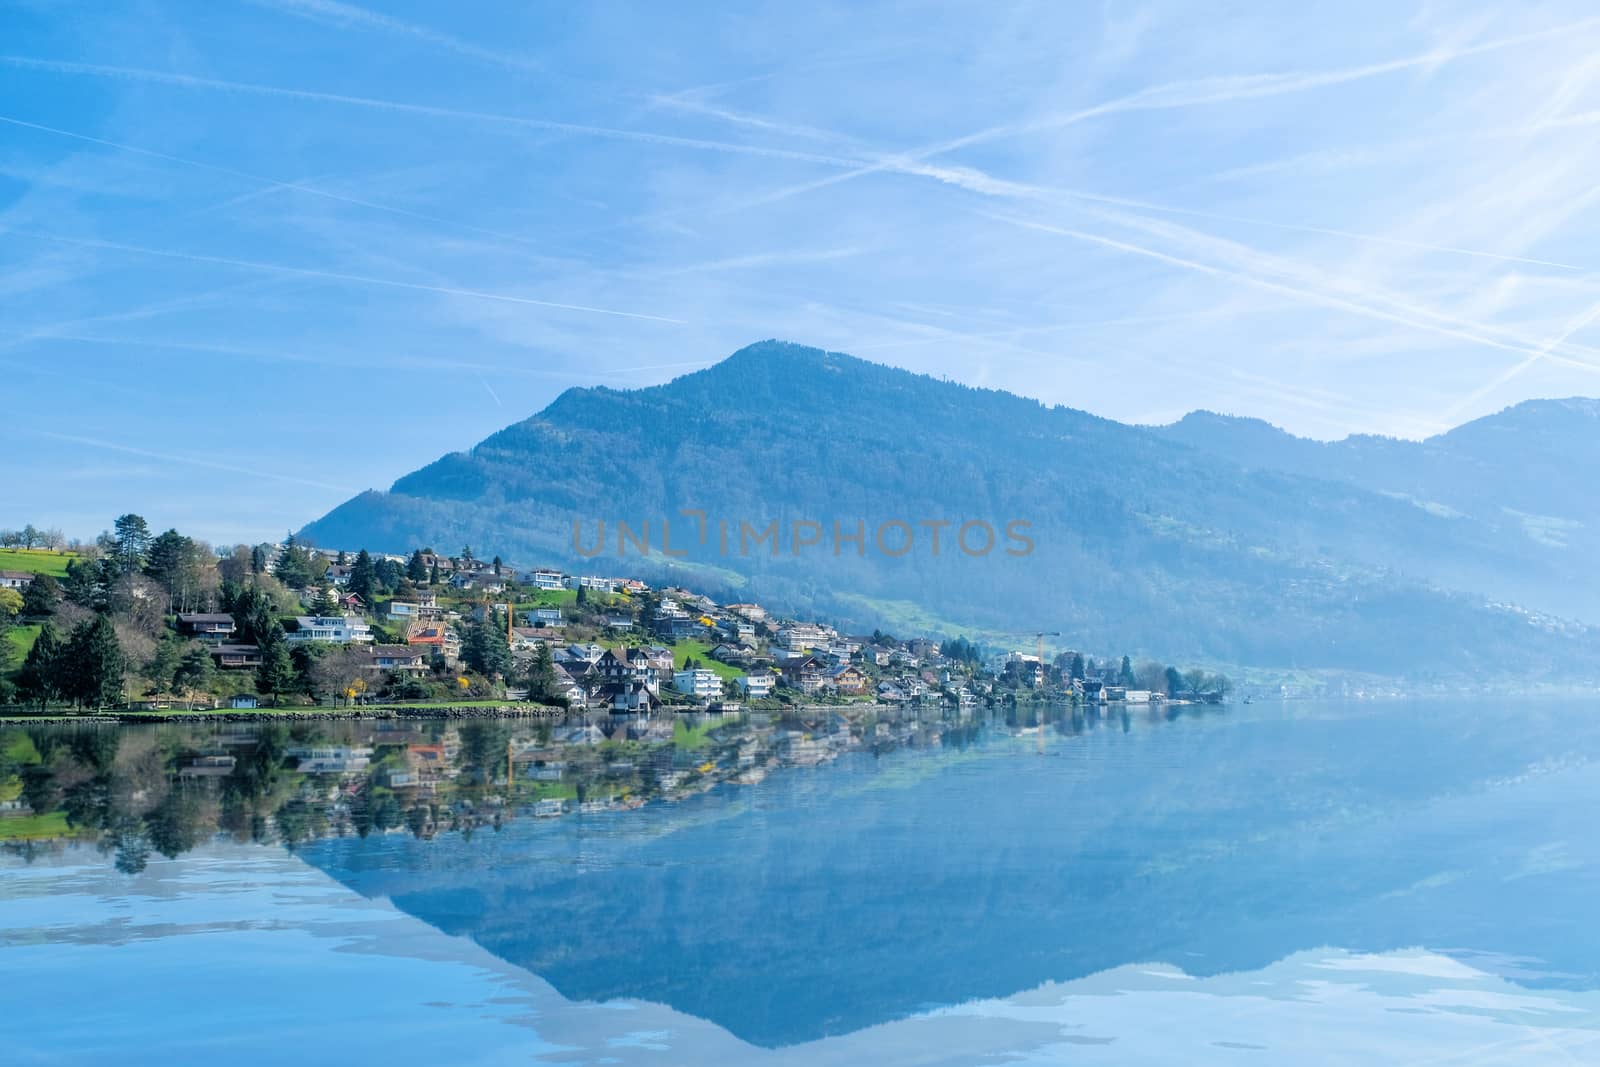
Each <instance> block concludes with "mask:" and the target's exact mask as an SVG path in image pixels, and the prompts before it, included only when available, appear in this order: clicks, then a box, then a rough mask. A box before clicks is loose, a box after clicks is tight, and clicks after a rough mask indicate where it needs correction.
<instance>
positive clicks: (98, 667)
mask: <svg viewBox="0 0 1600 1067" xmlns="http://www.w3.org/2000/svg"><path fill="white" fill-rule="evenodd" d="M65 665H66V672H65V677H64V681H65V682H66V685H65V686H64V687H63V688H64V689H66V690H67V695H69V696H71V697H72V698H73V699H74V700H76V701H77V702H78V703H79V704H80V705H82V706H85V707H91V708H104V707H110V706H111V705H113V704H116V703H118V702H119V701H120V700H121V699H122V676H123V673H124V672H125V671H126V670H127V663H126V661H125V660H124V659H123V655H122V645H121V644H120V643H119V642H118V641H117V631H116V629H115V628H114V627H113V626H112V625H111V620H110V619H108V618H107V617H106V616H104V615H96V616H95V617H94V618H93V619H91V620H89V621H87V622H85V623H83V624H82V625H81V626H79V627H78V628H77V629H76V630H74V631H73V632H72V640H71V641H70V642H68V644H67V650H66V656H65Z"/></svg>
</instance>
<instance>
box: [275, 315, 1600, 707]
mask: <svg viewBox="0 0 1600 1067" xmlns="http://www.w3.org/2000/svg"><path fill="white" fill-rule="evenodd" d="M1526 409H1533V410H1526ZM1551 410H1552V411H1554V412H1558V413H1560V418H1559V419H1552V418H1551V417H1549V416H1548V414H1547V413H1542V412H1541V410H1540V406H1539V405H1524V406H1523V407H1522V408H1517V409H1512V411H1511V412H1507V413H1506V414H1505V415H1503V416H1497V417H1496V418H1494V419H1485V420H1480V421H1479V422H1477V423H1473V424H1470V425H1469V426H1464V427H1461V428H1460V429H1459V430H1457V431H1454V432H1453V433H1451V434H1446V435H1444V436H1443V437H1441V438H1436V439H1434V440H1433V441H1430V442H1424V443H1422V444H1420V445H1419V444H1407V443H1405V442H1398V441H1385V440H1378V439H1373V438H1352V439H1350V440H1349V441H1346V442H1340V443H1339V444H1338V445H1323V444H1319V443H1316V442H1310V441H1303V440H1299V439H1297V438H1294V437H1291V436H1290V435H1288V434H1284V433H1282V432H1281V431H1278V430H1275V429H1273V428H1272V427H1270V426H1267V425H1266V424H1264V423H1258V422H1252V421H1250V420H1237V419H1225V418H1221V417H1218V416H1211V415H1195V416H1191V417H1190V418H1188V419H1185V420H1183V421H1182V422H1180V423H1178V424H1176V425H1175V426H1170V427H1161V428H1153V429H1152V428H1146V427H1135V426H1127V425H1123V424H1120V423H1116V422H1112V421H1110V420H1106V419H1101V418H1096V417H1095V416H1092V415H1088V414H1086V413H1084V412H1081V411H1074V410H1071V409H1067V408H1060V407H1056V408H1048V407H1045V406H1043V405H1041V404H1039V403H1038V402H1036V401H1033V400H1028V399H1024V398H1021V397H1017V396H1013V395H1011V394H1008V393H1003V392H997V391H993V390H983V389H973V388H969V387H966V386H962V385H958V384H954V383H950V382H943V381H938V380H935V379H932V378H928V377H924V376H920V375H915V374H911V373H908V372H905V371H901V370H896V369H892V368H889V367H884V366H879V365H876V364H872V363H867V362H864V361H862V360H858V359H854V358H852V357H849V356H845V355H840V354H836V353H824V352H821V351H819V350H816V349H810V348H803V347H800V346H797V345H789V344H781V343H777V342H766V343H763V344H758V345H753V346H751V347H749V348H746V349H743V350H741V351H740V352H738V353H735V354H734V355H733V356H731V357H730V358H728V359H727V360H724V361H723V362H722V363H719V364H717V365H716V366H714V367H711V368H708V369H706V370H703V371H699V372H697V373H694V374H690V375H686V376H685V377H682V378H679V379H676V380H675V381H672V382H669V383H667V384H666V385H661V386H655V387H651V388H647V389H639V390H632V391H619V390H613V389H606V388H594V389H572V390H569V391H567V392H566V393H563V394H562V395H561V396H560V397H559V398H557V400H556V401H555V402H554V403H552V404H551V405H550V406H549V407H548V408H546V409H545V410H544V411H543V412H540V413H539V414H538V415H536V416H534V417H533V418H530V419H528V420H526V421H524V422H520V423H517V424H515V425H513V426H510V427H507V428H506V429H504V430H502V431H500V432H499V433H496V434H494V435H493V436H491V437H489V438H488V439H487V440H485V441H483V442H482V443H481V444H479V445H478V446H477V447H475V448H474V449H473V450H472V451H471V452H467V453H457V454H453V455H449V456H445V457H443V458H441V459H440V460H438V461H437V462H435V463H433V464H430V465H429V466H427V467H424V468H423V469H421V470H419V471H416V472H414V473H412V474H409V475H406V476H405V477H404V478H401V479H400V480H399V481H398V482H396V483H395V485H394V487H393V488H392V489H391V490H390V491H389V492H387V493H379V492H368V493H364V494H362V495H361V496H358V497H356V498H355V499H353V500H351V501H349V502H347V503H345V504H343V505H341V506H340V507H339V508H337V509H335V510H334V511H333V512H331V513H329V514H328V515H327V516H325V517H324V518H322V519H320V520H318V521H317V522H315V523H312V524H311V525H310V526H309V527H307V528H306V530H305V534H306V536H308V537H309V538H311V539H312V540H314V541H315V542H317V543H319V544H324V545H330V546H343V547H356V546H360V545H365V546H367V547H369V548H374V549H384V550H389V551H403V550H406V549H409V548H411V547H413V546H415V545H418V544H430V545H434V546H435V547H438V548H441V549H450V550H454V549H456V548H458V547H459V546H460V545H461V544H463V543H470V544H472V545H473V546H474V547H475V548H477V549H478V550H479V552H480V554H481V553H483V552H487V551H494V552H498V553H500V554H501V555H503V556H505V557H506V558H507V559H508V560H512V561H515V562H517V563H521V564H539V563H551V564H561V565H565V566H568V567H576V568H580V569H582V570H583V571H585V572H593V573H605V572H627V573H652V572H654V573H657V574H659V573H662V570H661V568H663V567H664V566H665V565H666V564H667V563H668V562H671V563H672V564H673V566H674V567H676V568H679V569H680V570H682V569H693V570H695V571H697V572H698V573H697V575H696V577H697V581H698V582H699V584H700V585H702V586H706V587H710V588H713V589H715V588H718V587H720V586H724V585H725V586H729V587H738V588H739V591H740V593H741V595H749V596H756V597H760V598H761V599H763V600H764V601H769V602H772V603H774V604H775V605H778V606H787V607H791V608H796V609H812V610H819V611H824V612H828V613H830V614H832V615H834V616H837V617H840V618H842V619H844V620H846V621H850V622H854V623H858V624H861V625H868V624H873V623H878V622H883V623H886V624H888V625H891V626H894V627H896V628H899V629H901V630H908V629H925V628H931V627H934V626H936V625H939V624H941V623H942V624H946V625H950V626H961V627H974V628H986V629H992V630H1019V631H1027V630H1032V629H1036V628H1040V629H1050V630H1061V631H1063V632H1064V635H1065V636H1064V638H1063V640H1065V641H1066V642H1068V643H1075V644H1078V645H1080V646H1082V647H1088V648H1096V649H1112V648H1115V649H1126V650H1128V651H1129V652H1132V653H1135V654H1137V653H1138V652H1139V651H1148V652H1151V653H1154V654H1159V655H1166V656H1169V657H1184V658H1206V659H1211V660H1215V661H1221V662H1228V663H1242V664H1257V665H1272V666H1299V667H1329V668H1345V669H1352V670H1366V671H1372V672H1375V673H1388V674H1408V675H1412V676H1418V675H1422V676H1426V675H1445V674H1448V675H1451V676H1460V675H1481V674H1486V673H1493V674H1511V675H1515V676H1522V677H1549V676H1556V675H1567V676H1571V675H1588V674H1589V673H1591V672H1594V673H1600V671H1595V664H1596V662H1597V659H1600V656H1597V655H1596V652H1595V641H1594V639H1593V635H1591V634H1590V633H1589V632H1588V631H1587V630H1586V628H1584V627H1582V626H1579V625H1575V624H1570V623H1560V622H1557V621H1555V620H1554V619H1551V618H1548V617H1545V616H1543V615H1539V614H1534V613H1532V612H1530V611H1527V610H1520V609H1513V608H1511V607H1508V606H1503V605H1502V606H1495V605H1491V604H1490V603H1488V602H1487V600H1486V599H1485V596H1484V594H1492V595H1493V596H1494V597H1496V598H1498V599H1501V600H1504V601H1508V602H1517V603H1520V604H1523V605H1533V606H1540V607H1543V608H1545V609H1546V610H1548V608H1549V606H1552V605H1554V606H1560V607H1562V608H1564V609H1565V610H1566V614H1569V615H1570V614H1576V608H1577V606H1579V605H1580V604H1581V602H1582V599H1583V596H1584V591H1585V590H1588V589H1590V585H1589V584H1587V583H1589V582H1591V581H1592V580H1591V579H1589V578H1587V576H1583V577H1582V578H1578V577H1576V576H1574V575H1573V574H1572V573H1571V570H1572V568H1571V563H1572V559H1573V546H1576V545H1579V544H1587V541H1586V540H1585V539H1586V538H1587V537H1589V536H1590V535H1589V534H1588V532H1587V531H1588V530H1590V529H1592V524H1590V523H1588V521H1587V518H1585V517H1584V515H1586V512H1580V511H1579V510H1578V509H1577V508H1576V507H1571V508H1565V509H1563V508H1561V507H1558V506H1557V505H1558V504H1559V503H1561V501H1560V499H1559V498H1560V497H1561V496H1562V495H1563V494H1566V493H1567V492H1568V489H1569V487H1571V486H1573V485H1575V483H1576V479H1577V475H1576V474H1574V473H1572V471H1571V468H1570V466H1569V465H1570V464H1571V463H1579V464H1580V465H1581V463H1582V460H1581V457H1582V456H1583V455H1585V454H1586V453H1585V450H1588V451H1593V450H1594V449H1595V436H1594V434H1593V425H1594V421H1593V420H1594V418H1595V415H1594V411H1595V405H1593V404H1592V403H1590V402H1587V401H1582V402H1559V403H1556V404H1555V406H1554V408H1553V409H1551ZM1586 413H1587V414H1586ZM1557 423H1559V425H1558V424H1557ZM1585 427H1587V432H1585ZM1569 438H1570V439H1573V440H1569ZM1583 507H1584V508H1586V509H1589V510H1592V509H1593V505H1592V504H1590V503H1589V502H1587V501H1585V502H1584V504H1583ZM684 509H700V510H703V511H704V512H705V513H706V515H707V516H708V518H709V520H710V523H711V530H710V533H709V536H708V537H707V538H706V543H705V544H703V545H702V544H700V543H698V541H697V540H696V538H695V537H694V536H693V534H694V532H695V525H696V524H695V522H694V521H693V520H691V519H686V518H682V517H680V514H679V513H680V512H681V511H682V510H684ZM1508 509H1509V510H1508ZM1569 516H1574V517H1569ZM663 518H665V519H675V520H676V521H675V522H674V525H673V535H672V539H673V547H674V548H675V549H687V551H688V554H687V556H686V557H685V558H683V559H680V560H670V561H669V560H667V559H666V558H664V557H663V556H662V555H661V554H660V553H659V549H660V547H661V534H660V522H661V520H662V519H663ZM602 519H603V520H606V522H607V542H608V544H607V546H606V550H605V551H604V552H603V553H602V554H601V555H599V556H597V557H595V558H592V559H583V558H582V557H580V555H579V554H578V553H577V552H576V551H575V546H574V529H573V524H574V520H578V521H579V522H580V523H581V528H582V535H581V543H582V544H583V546H584V547H585V548H588V547H592V546H593V544H594V538H595V532H594V531H595V524H596V521H597V520H602ZM619 519H620V520H623V521H626V522H628V523H629V524H630V526H631V527H633V529H635V530H637V529H638V527H639V526H640V525H641V524H642V523H644V522H646V521H648V522H649V523H650V527H651V545H652V548H653V549H655V550H656V551H655V553H654V554H653V555H652V556H650V557H649V558H648V559H641V558H640V557H639V556H638V555H637V554H636V552H635V550H634V549H633V547H632V546H631V545H630V546H629V547H628V553H627V555H626V556H625V557H624V558H622V559H618V558H617V556H618V545H617V536H616V532H615V528H614V525H613V523H614V521H615V520H619ZM718 520H722V521H725V522H727V523H729V524H731V531H732V536H731V538H730V542H729V545H728V552H727V553H726V554H724V553H723V552H722V551H721V546H720V545H719V537H718V534H717V523H718ZM773 520H777V521H778V522H779V523H781V524H782V526H783V529H784V538H783V544H782V550H781V551H780V553H779V554H778V555H777V556H776V557H773V556H772V555H771V554H770V553H769V552H768V551H767V549H766V548H765V547H764V546H763V547H760V548H758V549H756V550H755V551H753V552H751V553H750V554H741V553H740V550H739V549H740V546H739V538H738V530H739V525H738V524H739V523H740V522H741V521H744V522H747V523H749V524H750V525H751V526H752V527H753V528H755V529H762V528H764V527H765V526H766V525H767V523H769V522H770V521H773ZM796 520H801V521H805V520H812V521H815V522H817V523H819V524H821V526H822V527H823V529H824V530H825V531H827V532H828V533H827V534H825V536H824V543H823V544H822V545H819V546H816V547H809V548H803V549H801V550H800V551H799V552H798V554H796V552H795V551H794V550H793V549H792V548H791V546H790V540H789V537H788V532H789V530H790V524H791V523H792V522H794V521H796ZM858 520H865V523H866V527H867V530H868V548H867V551H866V553H865V555H856V554H855V549H854V548H853V547H852V546H849V545H846V546H844V547H843V549H842V551H840V552H839V553H838V554H837V555H836V554H835V552H834V551H833V548H832V547H830V541H831V537H830V536H828V534H831V529H832V525H833V523H834V522H835V521H838V522H840V523H841V524H842V525H843V526H844V528H845V529H846V530H853V529H854V528H855V526H856V523H857V521H858ZM896 520H898V521H901V522H905V523H907V524H910V525H912V527H913V531H914V536H915V541H914V543H913V547H912V549H911V551H910V552H908V553H907V554H905V555H904V556H902V557H900V558H891V557H889V556H886V555H885V554H884V553H882V552H881V551H878V550H877V548H876V547H874V546H873V545H872V544H871V542H872V531H873V530H875V529H876V528H877V527H878V526H879V525H880V524H882V523H885V522H890V521H896ZM937 520H947V521H950V522H952V523H955V524H957V525H959V524H960V523H962V522H964V521H968V520H983V521H986V522H988V523H990V524H992V526H993V527H994V528H995V529H996V531H997V533H998V532H1000V531H1002V530H1003V528H1004V526H1005V524H1006V523H1007V522H1010V521H1013V520H1023V521H1026V522H1028V523H1030V524H1031V526H1030V527H1029V528H1028V529H1027V531H1026V533H1027V535H1028V536H1029V537H1031V539H1032V541H1033V544H1034V549H1033V551H1032V552H1031V553H1029V554H1027V555H1023V556H1020V557H1013V556H1008V555H1006V554H1005V549H1006V548H1007V547H1012V548H1017V547H1019V546H1018V543H1017V542H1014V541H1013V542H1007V541H1005V540H1003V538H1002V539H1000V540H998V541H997V545H996V547H995V549H994V550H993V551H992V552H991V553H990V554H988V555H986V556H983V557H981V558H980V557H974V556H971V555H968V554H966V553H963V552H961V551H960V550H959V549H953V548H952V545H951V543H950V542H951V539H952V537H953V536H954V533H955V527H954V526H952V527H950V528H948V529H946V530H944V531H943V543H942V546H941V547H942V551H941V553H940V554H939V555H938V556H937V557H935V556H933V555H932V554H931V552H930V548H931V546H930V545H929V543H928V541H929V535H928V532H927V530H926V528H922V527H919V526H918V525H917V524H919V523H922V522H924V521H937ZM886 536H887V538H888V540H887V541H886V544H887V545H888V547H889V548H890V549H895V548H897V547H898V546H899V545H900V543H901V541H902V537H903V535H902V534H901V533H900V532H898V531H893V530H891V531H888V532H887V535H886ZM969 540H970V542H971V544H972V547H974V548H976V547H978V546H979V545H980V544H981V542H982V537H981V530H977V528H974V531H973V534H972V536H971V538H970V539H969ZM1563 545H1565V546H1566V547H1563Z"/></svg>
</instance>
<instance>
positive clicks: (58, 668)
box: [17, 622, 68, 708]
mask: <svg viewBox="0 0 1600 1067" xmlns="http://www.w3.org/2000/svg"><path fill="white" fill-rule="evenodd" d="M64 653H65V647H64V646H63V644H62V642H61V638H60V637H59V636H57V634H56V628H55V627H54V626H52V625H50V623H48V622H46V623H44V624H43V625H41V626H40V627H39V636H38V637H37V638H36V639H35V640H34V642H33V648H31V649H29V650H28V658H27V659H25V660H23V661H22V671H21V673H20V674H18V675H17V694H18V696H19V697H21V699H22V700H23V701H24V702H25V703H28V704H37V705H39V707H40V708H43V707H44V706H45V705H46V704H48V703H50V702H51V701H53V700H60V699H62V698H63V697H64V696H67V695H68V694H67V693H66V691H65V689H64V687H63V675H64V673H65V664H64Z"/></svg>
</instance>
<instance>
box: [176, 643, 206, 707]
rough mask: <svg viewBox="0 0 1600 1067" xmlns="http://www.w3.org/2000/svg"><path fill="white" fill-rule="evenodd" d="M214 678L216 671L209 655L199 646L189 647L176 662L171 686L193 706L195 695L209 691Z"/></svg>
mask: <svg viewBox="0 0 1600 1067" xmlns="http://www.w3.org/2000/svg"><path fill="white" fill-rule="evenodd" d="M216 676H217V669H216V665H215V664H213V663H212V662H211V653H210V652H209V651H207V650H206V649H205V648H202V647H201V646H200V645H190V646H189V648H188V650H187V651H185V652H184V654H183V658H182V659H180V660H179V661H178V669H177V670H176V671H175V672H173V676H172V684H173V686H174V687H176V688H177V689H178V691H179V692H181V693H183V695H184V697H185V699H186V700H188V702H189V703H190V704H191V705H193V703H194V696H195V694H196V693H203V692H205V691H206V690H208V689H210V688H211V684H212V681H213V680H214V679H215V678H216Z"/></svg>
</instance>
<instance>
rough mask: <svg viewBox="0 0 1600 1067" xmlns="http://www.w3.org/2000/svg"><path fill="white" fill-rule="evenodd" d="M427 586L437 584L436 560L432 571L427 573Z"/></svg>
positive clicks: (437, 569) (437, 565)
mask: <svg viewBox="0 0 1600 1067" xmlns="http://www.w3.org/2000/svg"><path fill="white" fill-rule="evenodd" d="M428 584H429V585H438V584H439V561H438V560H437V559H436V560H434V561H433V570H431V571H429V572H428Z"/></svg>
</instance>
